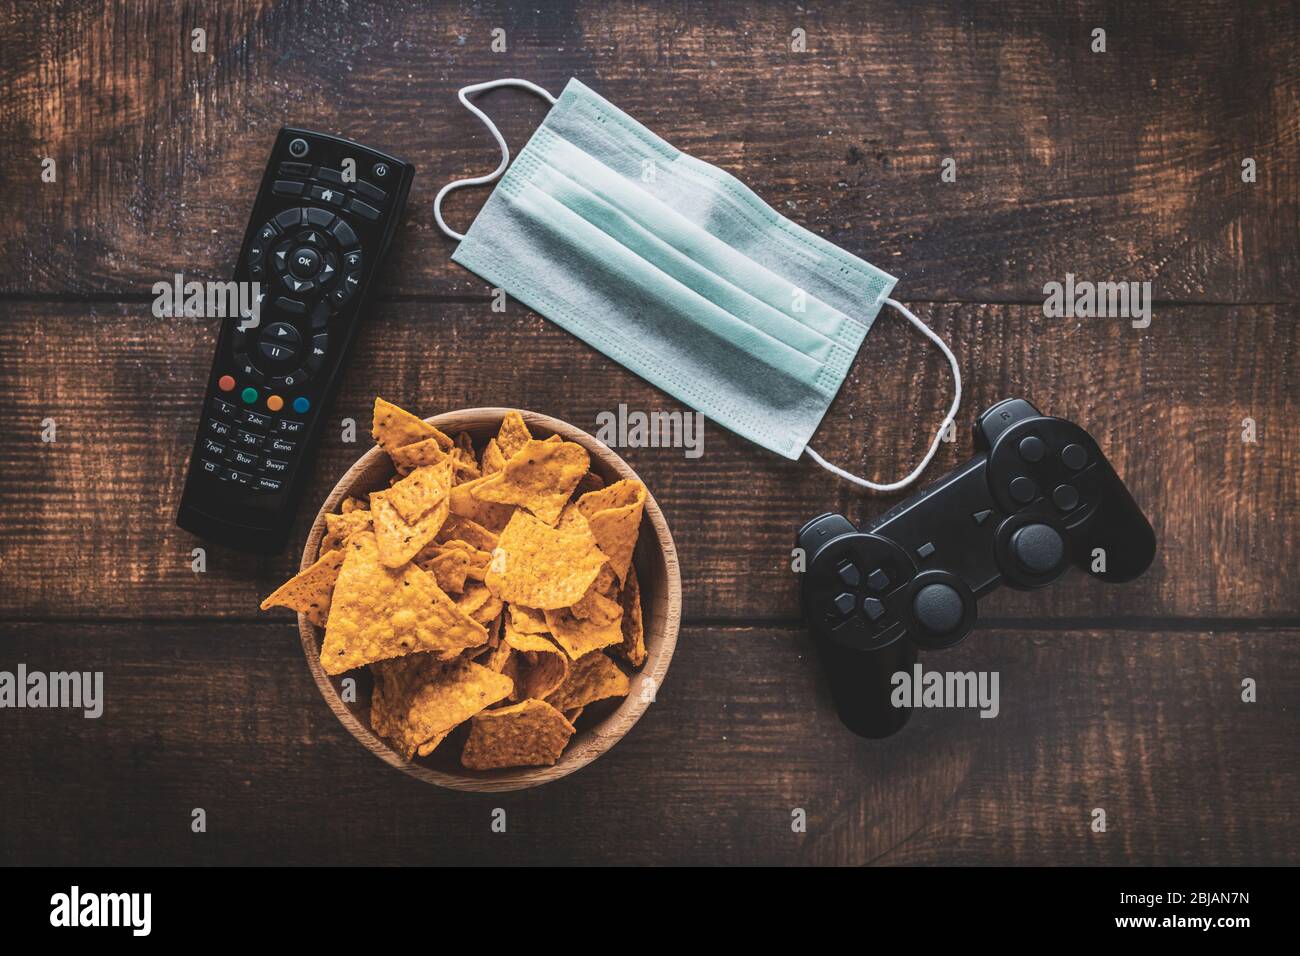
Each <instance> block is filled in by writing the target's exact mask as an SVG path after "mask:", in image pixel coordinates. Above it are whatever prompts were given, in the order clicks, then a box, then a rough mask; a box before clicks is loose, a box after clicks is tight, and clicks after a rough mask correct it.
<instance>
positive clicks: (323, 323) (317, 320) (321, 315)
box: [311, 301, 330, 331]
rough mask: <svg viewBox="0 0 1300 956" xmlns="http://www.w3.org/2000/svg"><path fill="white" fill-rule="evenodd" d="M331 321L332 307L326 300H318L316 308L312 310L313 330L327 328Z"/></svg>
mask: <svg viewBox="0 0 1300 956" xmlns="http://www.w3.org/2000/svg"><path fill="white" fill-rule="evenodd" d="M329 322H330V307H329V304H328V303H326V302H323V301H322V302H317V303H316V306H315V308H313V309H312V310H311V327H312V331H315V330H317V329H323V328H326V327H327V326H328V325H329Z"/></svg>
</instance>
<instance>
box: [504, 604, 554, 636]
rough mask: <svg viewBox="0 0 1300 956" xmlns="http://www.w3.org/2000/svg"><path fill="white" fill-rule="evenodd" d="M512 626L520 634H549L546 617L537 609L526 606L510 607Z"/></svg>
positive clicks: (514, 605)
mask: <svg viewBox="0 0 1300 956" xmlns="http://www.w3.org/2000/svg"><path fill="white" fill-rule="evenodd" d="M510 624H511V626H512V627H513V628H514V629H515V630H516V631H518V632H519V633H520V634H549V633H551V629H550V628H549V627H547V626H546V617H545V616H544V615H543V614H542V612H541V611H539V610H537V608H535V607H528V606H527V605H525V604H511V605H510Z"/></svg>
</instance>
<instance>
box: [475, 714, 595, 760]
mask: <svg viewBox="0 0 1300 956" xmlns="http://www.w3.org/2000/svg"><path fill="white" fill-rule="evenodd" d="M573 732H574V731H573V724H571V723H569V722H568V721H567V720H565V719H564V715H563V714H561V713H560V712H559V711H558V710H556V709H555V708H554V707H552V706H551V705H550V704H548V703H546V702H545V701H540V700H525V701H524V702H522V703H519V704H515V705H513V706H511V707H502V708H500V709H499V710H489V711H484V712H483V713H481V714H478V715H477V716H475V718H474V722H473V723H472V724H471V725H470V731H469V739H468V740H466V741H465V749H464V750H463V751H462V752H461V755H460V762H461V763H462V764H464V765H465V766H466V767H468V768H469V769H471V770H492V769H494V768H498V767H538V766H548V767H549V766H551V765H553V764H554V763H555V761H557V760H559V759H560V754H561V753H562V752H563V751H564V747H565V745H566V744H567V743H568V742H569V738H570V737H572V736H573Z"/></svg>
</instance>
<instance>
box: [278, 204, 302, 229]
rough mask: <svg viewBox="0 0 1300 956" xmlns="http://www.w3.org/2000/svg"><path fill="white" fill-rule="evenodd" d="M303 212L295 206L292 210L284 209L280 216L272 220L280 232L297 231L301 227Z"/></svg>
mask: <svg viewBox="0 0 1300 956" xmlns="http://www.w3.org/2000/svg"><path fill="white" fill-rule="evenodd" d="M302 214H303V210H302V209H300V208H298V207H297V206H295V207H294V208H293V209H286V210H285V211H284V212H282V213H280V215H278V216H276V217H275V219H273V220H272V222H274V223H275V224H276V225H277V226H279V227H280V229H281V230H284V229H297V228H298V227H299V226H301V225H302Z"/></svg>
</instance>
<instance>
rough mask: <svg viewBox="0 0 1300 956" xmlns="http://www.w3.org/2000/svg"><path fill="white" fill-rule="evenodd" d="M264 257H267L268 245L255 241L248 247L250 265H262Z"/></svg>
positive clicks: (258, 240)
mask: <svg viewBox="0 0 1300 956" xmlns="http://www.w3.org/2000/svg"><path fill="white" fill-rule="evenodd" d="M264 255H266V244H265V243H263V242H262V241H261V240H260V239H255V240H253V244H252V245H251V246H249V247H248V263H249V265H254V264H260V263H261V261H262V257H263V256H264Z"/></svg>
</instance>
